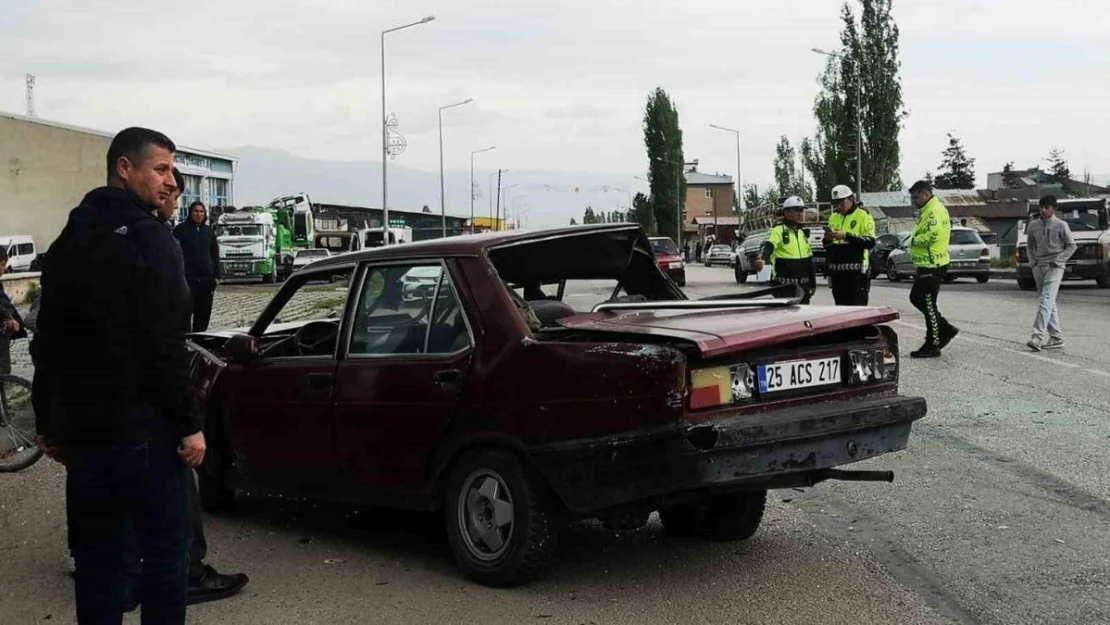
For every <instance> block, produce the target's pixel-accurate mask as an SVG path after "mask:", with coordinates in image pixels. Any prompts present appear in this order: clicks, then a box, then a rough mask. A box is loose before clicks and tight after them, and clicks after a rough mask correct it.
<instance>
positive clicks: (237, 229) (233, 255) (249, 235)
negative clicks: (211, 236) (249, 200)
mask: <svg viewBox="0 0 1110 625" xmlns="http://www.w3.org/2000/svg"><path fill="white" fill-rule="evenodd" d="M302 198H303V201H302V202H297V201H296V200H297V199H302ZM310 207H311V203H310V202H309V201H308V196H307V195H305V194H301V195H299V196H289V197H286V198H277V199H275V200H274V201H272V202H270V204H269V205H268V206H267V207H265V208H263V207H261V206H253V207H247V208H243V209H241V210H237V211H235V212H231V213H224V214H222V215H220V218H219V219H218V220H217V222H216V240H217V241H218V242H219V244H220V269H221V271H222V275H223V277H224V278H228V279H240V278H261V279H262V281H263V282H265V283H273V282H276V281H278V280H279V279H284V278H286V277H287V276H288V275H289V274H290V273H291V272H292V271H293V257H294V256H296V255H297V252H298V251H300V250H303V249H309V248H312V247H314V246H315V240H314V239H315V237H314V235H315V223H314V222H315V220H314V218H313V215H312V211H311V208H310Z"/></svg>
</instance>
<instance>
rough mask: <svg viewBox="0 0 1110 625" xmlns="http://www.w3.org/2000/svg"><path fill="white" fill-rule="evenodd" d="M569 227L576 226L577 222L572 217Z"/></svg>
mask: <svg viewBox="0 0 1110 625" xmlns="http://www.w3.org/2000/svg"><path fill="white" fill-rule="evenodd" d="M570 225H572V226H577V225H578V222H577V221H575V220H574V217H571V218H570Z"/></svg>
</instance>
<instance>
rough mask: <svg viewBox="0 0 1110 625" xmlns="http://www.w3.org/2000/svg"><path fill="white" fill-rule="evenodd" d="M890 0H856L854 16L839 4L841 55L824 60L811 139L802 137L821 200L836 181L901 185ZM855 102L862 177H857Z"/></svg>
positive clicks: (898, 88)
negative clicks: (858, 9)
mask: <svg viewBox="0 0 1110 625" xmlns="http://www.w3.org/2000/svg"><path fill="white" fill-rule="evenodd" d="M891 1H892V0H860V4H861V12H860V19H859V21H858V22H857V20H856V16H855V13H854V12H853V11H852V7H851V6H850V5H849V4H848V3H847V2H846V3H845V4H844V5H843V7H842V8H841V21H842V22H843V30H841V33H840V43H841V50H840V52H839V54H840V56H839V57H838V58H830V59H828V61H827V63H826V65H825V69H824V71H823V73H822V75H821V76H820V78H819V79H818V83H819V84H820V86H821V90H820V92H819V93H818V95H817V98H816V100H815V102H814V106H813V114H814V117H815V118H816V120H817V132H816V134H815V135H814V138H813V139H812V140H806V141H803V142H802V161H803V163H805V166H806V169H808V170H809V172H810V174H811V175H812V176H813V178H814V181H815V183H816V186H817V198H818V199H819V200H821V201H827V200H828V197H829V193H830V192H831V190H832V187H833V186H834V185H837V184H848V185H849V186H853V187H856V186H858V187H860V188H859V189H856V191H859V192H862V191H864V190H868V191H887V190H897V189H900V188H901V187H902V179H901V176H899V175H898V169H899V166H900V164H901V159H900V156H899V142H898V136H899V133H900V131H901V129H902V121H903V120H904V119H905V117H906V111H905V108H904V106H903V101H902V85H901V79H900V78H899V70H900V69H901V62H900V61H899V60H898V25H897V24H896V23H895V22H894V17H893V16H892V15H891V12H890V7H891ZM857 93H858V94H859V96H858V100H859V103H858V105H857ZM857 108H859V110H860V120H861V123H860V126H861V130H862V132H861V133H860V134H862V145H861V146H860V147H861V152H862V160H863V164H862V170H863V172H862V173H863V181H862V182H859V181H856V144H857V142H858V140H857V130H856V125H857V124H856V110H857Z"/></svg>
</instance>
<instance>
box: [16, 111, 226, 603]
mask: <svg viewBox="0 0 1110 625" xmlns="http://www.w3.org/2000/svg"><path fill="white" fill-rule="evenodd" d="M175 150H176V147H175V146H174V143H173V142H172V141H170V139H169V138H168V137H166V136H165V135H164V134H162V133H160V132H156V131H154V130H149V129H146V128H127V129H125V130H123V131H121V132H120V133H119V134H117V135H116V136H115V138H114V139H113V140H112V143H111V145H110V146H109V148H108V157H107V170H108V171H107V174H108V176H107V177H108V185H107V186H105V187H101V188H99V189H94V190H92V191H90V192H89V193H88V194H87V195H86V196H85V197H84V199H82V200H81V204H80V205H79V206H78V207H77V208H75V209H74V210H73V211H72V212H70V215H69V219H68V221H67V223H66V226H65V228H64V229H63V230H62V233H61V234H60V235H59V236H58V238H57V239H56V240H55V241H54V243H53V244H52V245H51V246H50V249H49V251H48V252H47V255H46V260H45V262H44V264H43V270H42V294H41V296H40V297H41V298H42V304H41V307H40V310H39V315H38V328H39V330H40V331H39V332H38V333H37V334H36V335H35V350H34V353H35V356H36V360H35V362H36V366H35V379H34V392H33V395H32V397H33V401H34V404H35V416H36V421H37V423H36V425H37V429H38V434H39V446H40V447H41V448H42V449H43V451H44V452H46V453H47V454H48V455H49V456H50V457H51V458H54V459H55V460H59V461H62V462H64V463H65V465H66V513H67V517H68V523H69V532H70V540H71V544H72V545H73V550H74V556H75V559H76V565H77V571H76V575H75V578H76V595H77V620H78V622H79V623H119V622H120V621H121V619H122V614H123V612H124V611H125V610H126V609H127V608H128V607H129V606H128V594H129V593H128V587H129V583H130V582H131V581H132V580H129V579H128V575H127V564H128V563H129V562H134V561H135V559H136V558H141V560H142V579H141V583H140V585H139V588H138V598H139V600H140V601H141V603H142V606H143V607H142V620H143V623H144V624H154V623H174V624H181V623H184V622H185V599H186V564H187V557H186V544H187V540H188V529H187V523H186V518H187V510H186V507H187V503H186V486H187V485H186V482H185V479H186V470H185V467H187V466H188V467H195V466H197V465H199V464H200V463H201V461H202V460H203V459H204V454H205V442H204V434H203V432H202V424H201V413H200V411H199V410H198V408H197V406H196V405H195V402H194V398H193V396H192V394H191V393H190V390H189V386H188V354H187V351H186V348H185V341H184V337H183V335H182V332H181V321H180V320H181V317H182V315H183V314H184V306H185V302H184V301H183V298H182V296H181V293H180V288H179V285H180V284H181V283H182V282H183V280H184V277H183V272H182V268H181V265H180V262H179V261H178V260H177V257H176V255H175V254H174V252H173V248H174V246H175V245H176V244H175V243H174V240H173V236H172V235H171V233H170V232H169V231H168V230H167V229H166V227H165V226H163V225H162V224H160V223H159V222H158V220H157V219H155V217H154V216H153V215H152V213H153V212H154V211H156V210H157V209H158V208H159V207H160V206H161V205H162V204H163V203H164V202H165V201H166V200H167V198H168V197H170V196H171V194H172V193H173V192H174V190H175V189H176V183H175V182H174V178H173V157H174V152H175ZM92 258H95V259H97V261H96V262H90V259H92ZM136 548H138V549H139V551H140V552H139V553H135V549H136Z"/></svg>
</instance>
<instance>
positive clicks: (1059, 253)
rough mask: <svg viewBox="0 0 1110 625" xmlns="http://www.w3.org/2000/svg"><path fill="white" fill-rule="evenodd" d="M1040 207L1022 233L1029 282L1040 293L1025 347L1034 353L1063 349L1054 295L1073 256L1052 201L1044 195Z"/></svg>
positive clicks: (1072, 243)
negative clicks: (1038, 215) (1032, 281)
mask: <svg viewBox="0 0 1110 625" xmlns="http://www.w3.org/2000/svg"><path fill="white" fill-rule="evenodd" d="M1040 206H1041V218H1040V219H1033V220H1031V221H1030V222H1029V226H1028V228H1027V229H1026V231H1025V234H1026V236H1027V241H1028V243H1027V244H1028V246H1029V248H1028V251H1029V265H1030V266H1031V267H1032V268H1033V278H1034V279H1036V281H1037V291H1038V292H1039V293H1040V305H1039V307H1038V308H1037V318H1036V319H1034V320H1033V338H1031V339H1029V342H1028V343H1026V345H1028V346H1029V349H1031V350H1033V351H1035V352H1039V351H1041V350H1042V349H1060V348H1062V347H1063V346H1064V336H1063V331H1062V330H1061V329H1060V312H1059V310H1058V309H1057V306H1056V294H1057V293H1058V292H1059V291H1060V282H1061V281H1062V280H1063V279H1064V267H1065V266H1067V261H1068V259H1069V258H1071V255H1072V254H1074V253H1075V241H1073V240H1072V238H1071V228H1070V227H1068V224H1067V223H1065V222H1064V221H1062V220H1060V219H1058V218H1057V217H1056V198H1055V197H1054V196H1051V195H1046V196H1044V197H1043V198H1041V203H1040ZM1046 333H1047V334H1048V340H1047V341H1045V334H1046Z"/></svg>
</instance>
